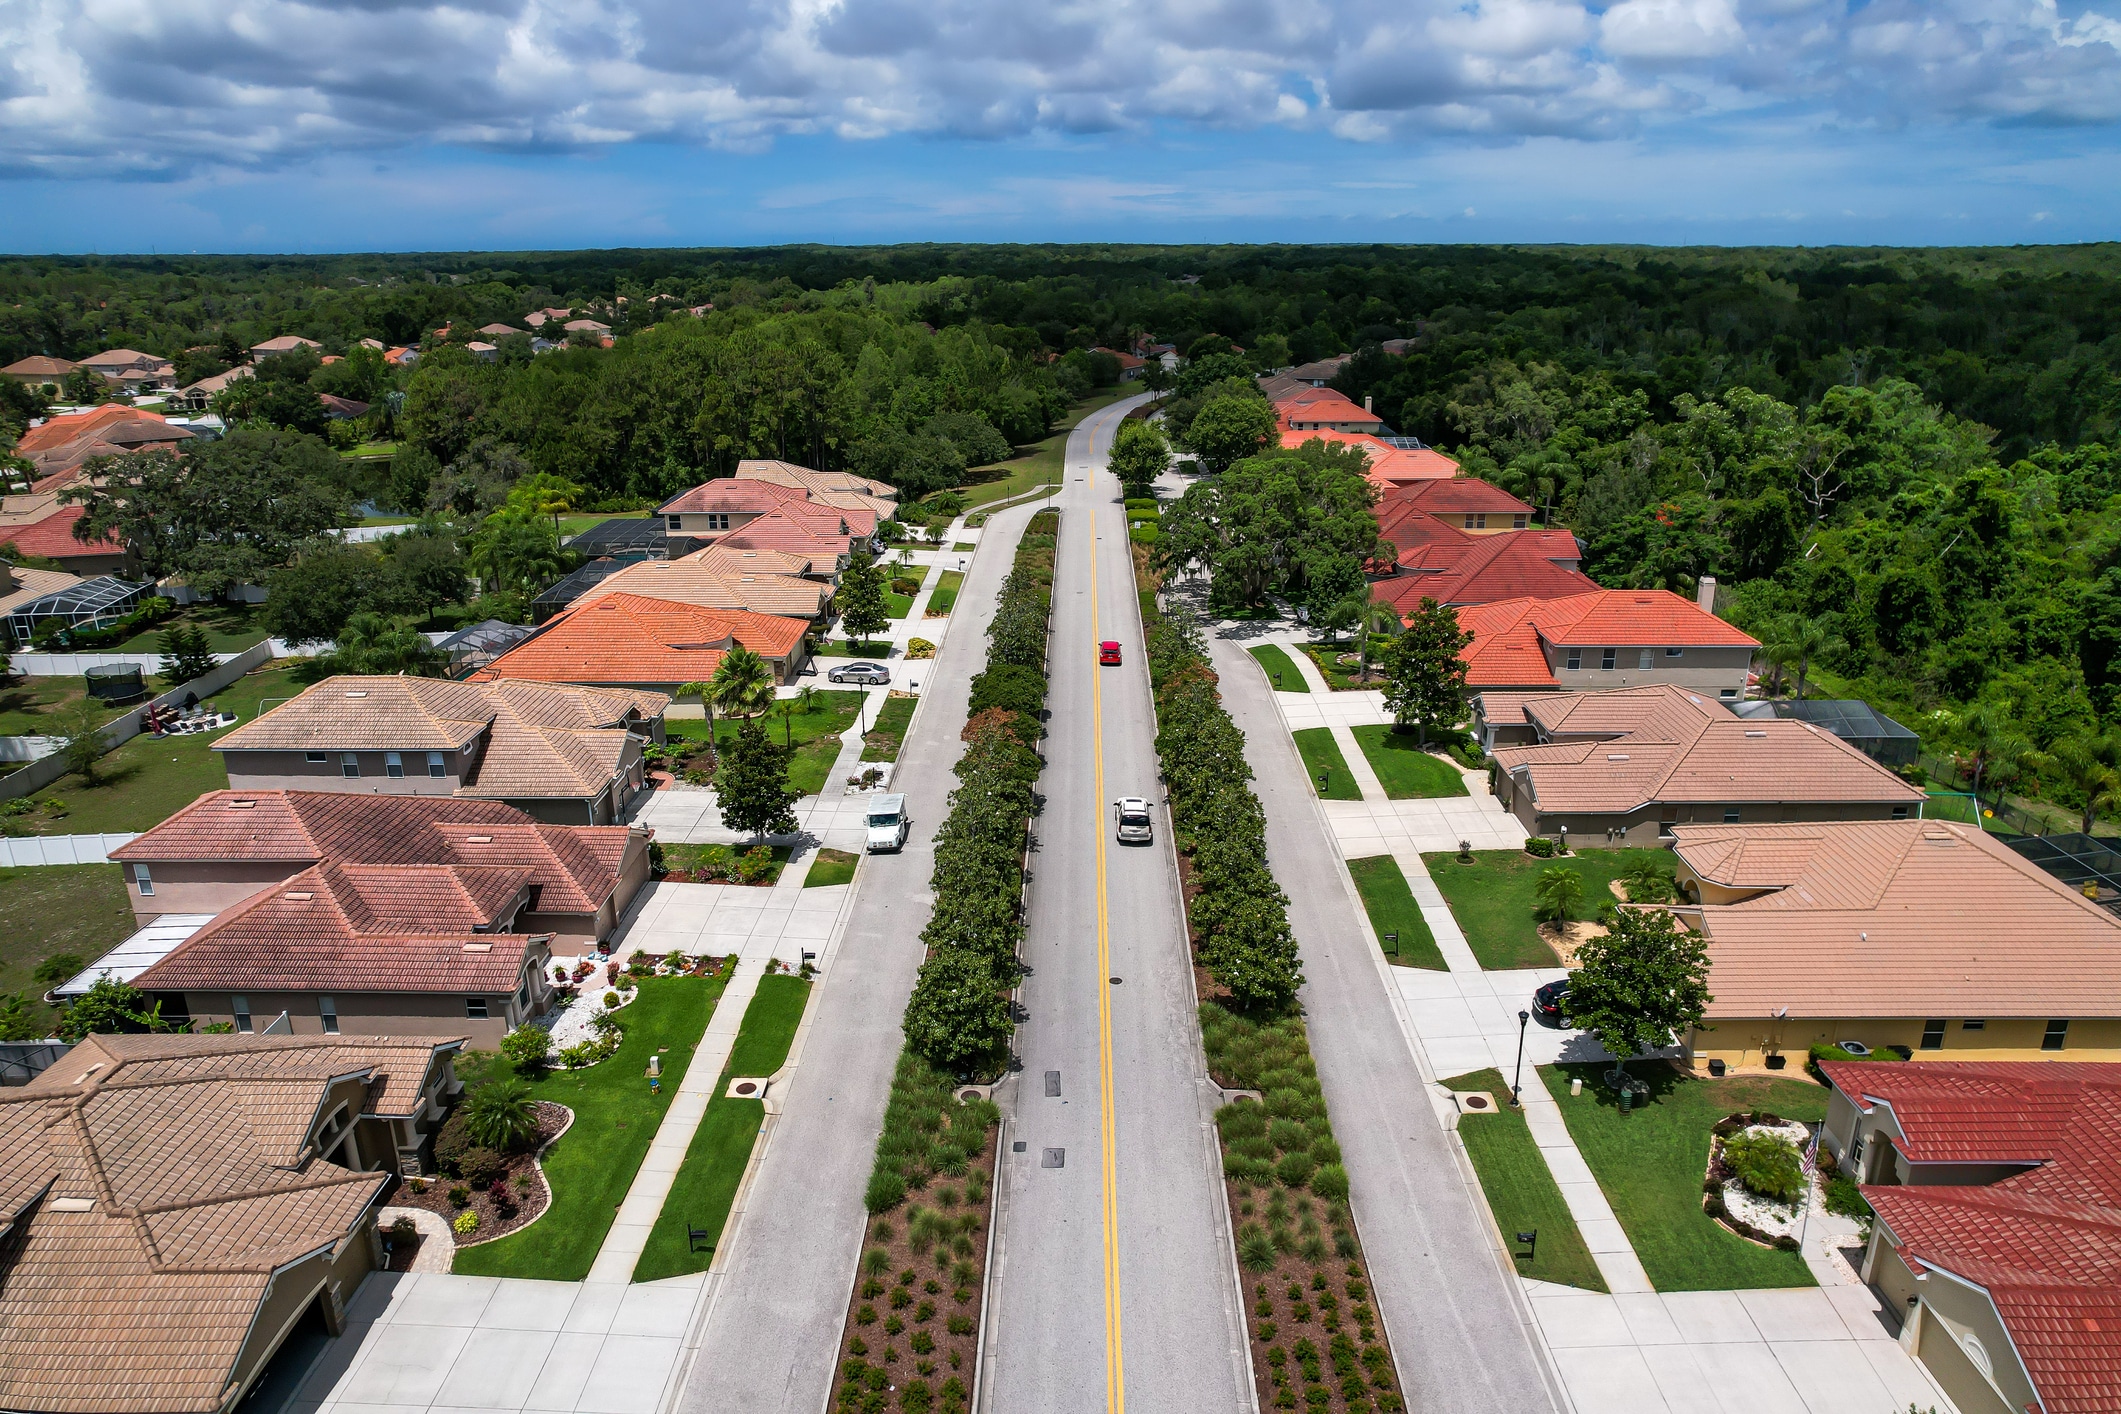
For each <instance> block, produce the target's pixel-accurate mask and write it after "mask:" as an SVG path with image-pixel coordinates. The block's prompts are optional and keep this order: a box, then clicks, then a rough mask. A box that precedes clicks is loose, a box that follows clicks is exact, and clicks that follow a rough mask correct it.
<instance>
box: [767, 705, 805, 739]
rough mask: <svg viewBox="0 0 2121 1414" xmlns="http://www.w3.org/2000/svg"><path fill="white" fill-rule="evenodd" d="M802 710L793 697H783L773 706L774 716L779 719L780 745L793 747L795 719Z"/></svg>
mask: <svg viewBox="0 0 2121 1414" xmlns="http://www.w3.org/2000/svg"><path fill="white" fill-rule="evenodd" d="M802 710H803V707H802V704H801V703H800V702H797V701H796V700H795V699H794V698H793V697H783V698H781V699H780V700H779V701H778V702H775V703H774V704H773V712H774V715H775V716H777V717H779V718H780V719H781V745H783V746H788V747H793V746H794V745H795V719H796V714H797V713H799V712H801V711H802Z"/></svg>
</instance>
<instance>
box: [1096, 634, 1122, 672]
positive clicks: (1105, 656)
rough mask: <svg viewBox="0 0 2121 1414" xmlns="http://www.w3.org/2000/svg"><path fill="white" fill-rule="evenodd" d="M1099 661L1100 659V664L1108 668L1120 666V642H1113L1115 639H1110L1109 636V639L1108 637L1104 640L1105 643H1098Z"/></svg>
mask: <svg viewBox="0 0 2121 1414" xmlns="http://www.w3.org/2000/svg"><path fill="white" fill-rule="evenodd" d="M1097 661H1098V663H1099V665H1100V666H1103V667H1107V668H1116V667H1118V666H1119V644H1117V643H1115V642H1113V641H1112V640H1111V639H1109V638H1108V639H1106V640H1105V641H1104V642H1103V643H1100V644H1098V645H1097Z"/></svg>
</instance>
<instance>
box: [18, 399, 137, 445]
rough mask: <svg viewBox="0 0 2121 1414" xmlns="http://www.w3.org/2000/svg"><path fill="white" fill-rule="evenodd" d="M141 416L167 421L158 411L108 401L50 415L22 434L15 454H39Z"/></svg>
mask: <svg viewBox="0 0 2121 1414" xmlns="http://www.w3.org/2000/svg"><path fill="white" fill-rule="evenodd" d="M138 418H148V419H152V420H153V421H156V422H161V421H163V420H164V419H162V418H161V417H159V416H157V415H156V414H154V413H151V412H143V411H141V410H140V409H138V408H131V407H127V406H125V405H124V404H123V403H105V404H103V405H102V406H101V407H97V408H92V409H90V410H89V411H87V412H70V413H65V414H62V415H60V416H58V417H52V418H47V419H45V420H44V422H43V423H41V424H39V425H38V426H36V427H32V428H30V429H29V430H28V431H27V432H24V433H23V434H22V440H21V441H19V442H17V443H16V444H15V455H16V456H18V457H35V456H36V455H37V453H39V452H44V451H50V450H51V449H53V448H55V447H63V446H65V445H66V444H67V443H69V442H72V441H74V440H75V439H77V438H80V437H84V436H87V435H89V434H90V433H94V432H100V431H102V430H103V429H105V428H107V427H111V426H113V425H114V424H116V423H120V422H129V421H132V420H134V419H138Z"/></svg>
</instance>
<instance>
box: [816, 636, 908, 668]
mask: <svg viewBox="0 0 2121 1414" xmlns="http://www.w3.org/2000/svg"><path fill="white" fill-rule="evenodd" d="M811 651H812V652H814V653H816V654H817V656H818V657H820V658H874V659H875V660H876V661H878V662H879V663H881V662H882V661H883V660H884V659H886V658H888V657H890V656H891V640H890V639H888V638H864V639H859V640H857V641H856V642H855V643H854V645H853V646H852V647H849V646H848V643H847V635H846V634H844V633H843V634H839V635H837V636H835V637H832V638H828V639H826V640H825V642H824V643H823V644H822V645H821V646H819V647H817V648H814V649H812V650H811Z"/></svg>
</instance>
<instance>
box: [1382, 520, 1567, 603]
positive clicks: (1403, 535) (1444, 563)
mask: <svg viewBox="0 0 2121 1414" xmlns="http://www.w3.org/2000/svg"><path fill="white" fill-rule="evenodd" d="M1390 524H1391V529H1389V530H1386V531H1384V535H1385V538H1386V539H1388V540H1392V541H1393V542H1394V544H1395V545H1397V544H1398V542H1399V541H1400V540H1401V539H1408V540H1415V541H1417V543H1416V544H1414V545H1413V546H1411V547H1409V548H1405V549H1402V550H1401V553H1400V557H1399V568H1400V570H1401V572H1400V573H1397V574H1395V575H1394V576H1393V577H1392V578H1390V579H1382V580H1377V581H1375V582H1374V583H1373V584H1372V586H1371V588H1372V590H1373V591H1374V593H1375V595H1376V597H1377V598H1379V599H1383V600H1384V601H1385V602H1387V603H1389V604H1391V605H1392V606H1393V607H1394V608H1396V609H1398V610H1399V612H1400V614H1401V615H1402V616H1404V615H1405V614H1406V613H1408V612H1409V611H1410V610H1411V609H1412V608H1413V607H1414V606H1415V605H1416V604H1418V603H1420V602H1421V601H1422V600H1423V599H1434V600H1435V601H1436V602H1437V603H1439V604H1463V605H1474V604H1491V603H1494V602H1496V601H1498V600H1517V599H1527V598H1529V599H1555V598H1563V597H1567V596H1570V595H1578V594H1584V593H1587V592H1590V591H1593V590H1596V589H1597V587H1598V581H1596V580H1594V579H1592V578H1591V577H1590V576H1589V575H1586V574H1584V573H1582V572H1581V571H1579V570H1577V568H1576V565H1577V563H1578V556H1579V555H1581V554H1582V551H1581V550H1580V549H1579V548H1578V547H1577V544H1576V539H1575V537H1574V536H1572V535H1570V534H1569V533H1568V532H1567V531H1562V530H1519V531H1511V532H1508V533H1506V534H1502V535H1470V534H1467V533H1466V532H1465V531H1463V530H1458V529H1457V528H1455V527H1453V526H1451V525H1449V524H1447V523H1445V522H1441V521H1438V520H1437V519H1436V518H1435V517H1433V516H1430V515H1428V514H1426V513H1425V512H1421V511H1412V510H1410V511H1406V512H1404V513H1402V514H1401V515H1399V516H1398V517H1396V518H1395V519H1394V520H1393V521H1391V522H1390ZM1453 536H1455V537H1456V538H1455V539H1453V538H1451V537H1453ZM1407 571H1412V572H1411V573H1409V572H1407Z"/></svg>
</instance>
